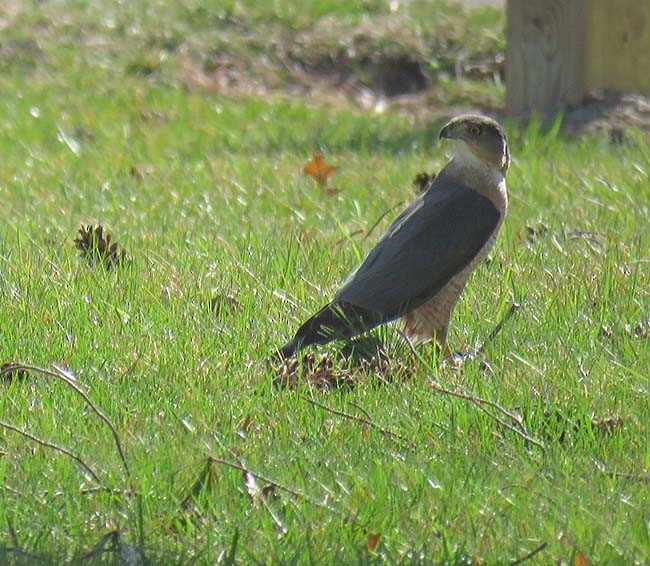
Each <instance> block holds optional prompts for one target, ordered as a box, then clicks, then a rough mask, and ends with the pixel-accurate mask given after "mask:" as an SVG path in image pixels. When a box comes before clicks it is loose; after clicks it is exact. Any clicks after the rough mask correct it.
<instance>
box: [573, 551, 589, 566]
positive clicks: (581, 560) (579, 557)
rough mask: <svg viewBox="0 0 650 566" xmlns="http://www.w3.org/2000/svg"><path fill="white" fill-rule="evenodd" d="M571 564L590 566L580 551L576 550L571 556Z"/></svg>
mask: <svg viewBox="0 0 650 566" xmlns="http://www.w3.org/2000/svg"><path fill="white" fill-rule="evenodd" d="M573 566H591V562H589V559H588V558H587V557H586V556H585V555H584V554H582V552H576V554H575V556H574V557H573Z"/></svg>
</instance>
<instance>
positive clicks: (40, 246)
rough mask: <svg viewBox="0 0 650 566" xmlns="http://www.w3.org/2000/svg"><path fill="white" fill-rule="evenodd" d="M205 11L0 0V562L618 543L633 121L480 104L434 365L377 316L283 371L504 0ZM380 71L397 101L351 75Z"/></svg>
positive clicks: (637, 241)
mask: <svg viewBox="0 0 650 566" xmlns="http://www.w3.org/2000/svg"><path fill="white" fill-rule="evenodd" d="M216 4H217V3H215V5H214V6H213V5H211V4H210V3H208V2H206V1H205V0H203V1H199V0H195V1H194V2H190V3H187V4H185V6H184V7H183V8H180V7H178V6H177V5H176V3H174V2H170V1H168V0H159V1H158V2H147V3H145V2H132V3H128V2H127V3H120V2H111V1H110V0H97V1H95V2H85V1H82V0H76V1H75V0H64V1H61V2H56V3H55V2H29V3H24V2H19V1H18V0H15V1H14V0H11V1H8V2H5V3H4V4H3V6H2V7H0V29H2V39H1V40H0V70H1V73H0V91H1V92H2V97H0V156H1V158H0V205H1V206H0V219H1V221H0V297H1V300H0V363H1V364H9V363H21V364H27V365H30V366H35V367H34V369H31V370H26V371H23V370H18V369H15V368H14V369H12V368H11V367H7V368H6V371H5V372H4V373H3V374H2V379H1V380H0V420H1V426H0V563H3V564H4V563H8V564H31V563H35V562H36V563H53V564H60V563H74V564H94V563H120V560H122V561H124V563H129V564H140V563H144V562H145V557H146V560H148V561H150V563H155V564H213V563H215V562H216V561H221V562H223V563H227V564H248V563H298V564H303V563H316V564H321V563H381V562H385V563H389V564H392V563H402V562H404V563H442V564H466V563H467V564H469V563H472V564H479V563H480V564H507V563H517V561H518V560H519V561H520V562H526V563H529V564H550V563H556V562H557V563H560V564H576V565H578V564H587V563H589V562H591V563H593V564H633V563H638V564H643V563H646V561H647V559H648V556H649V555H650V540H649V528H650V514H649V509H650V488H649V484H650V450H649V446H650V443H649V442H648V434H649V431H648V424H649V423H650V403H649V402H648V388H649V375H650V269H649V267H650V220H649V219H650V191H649V190H648V187H649V183H650V145H649V144H648V141H647V139H648V138H647V132H643V131H641V130H637V129H634V128H629V129H626V130H625V132H624V135H622V136H621V137H620V138H619V137H618V136H617V137H616V139H612V137H611V136H610V135H609V133H608V132H607V131H602V132H600V131H595V132H591V133H587V134H585V135H583V136H581V137H569V136H568V135H567V134H565V133H563V131H562V130H561V129H560V128H559V126H560V122H559V121H557V122H555V123H554V124H545V125H544V127H542V126H541V125H540V123H539V122H538V121H535V120H533V121H532V122H529V123H523V122H514V121H505V127H506V130H507V133H508V135H509V141H510V145H511V152H512V155H513V162H512V166H511V169H510V172H509V176H508V186H509V198H510V208H509V212H508V217H507V219H506V223H505V226H504V229H503V231H502V233H501V235H500V238H499V241H498V243H497V246H496V247H495V248H494V250H493V252H492V254H491V258H490V260H489V261H488V262H486V263H485V264H484V265H482V266H480V267H479V268H478V269H477V271H476V273H475V274H474V276H473V277H472V278H471V280H470V281H469V284H468V287H467V289H466V291H465V293H464V295H463V298H462V300H461V302H460V303H459V304H458V307H457V309H456V311H455V314H454V316H453V319H452V328H451V331H450V336H449V342H450V345H451V347H452V348H453V349H454V350H458V351H475V350H477V349H481V350H482V351H481V353H480V354H479V355H478V356H477V357H476V358H475V359H473V360H469V361H467V362H466V363H465V364H464V365H463V366H462V367H461V368H460V369H455V368H453V367H450V366H449V365H448V364H442V365H439V364H437V360H436V359H435V355H434V353H433V352H432V351H431V348H427V347H426V346H424V347H418V348H417V350H416V352H415V353H412V352H410V351H409V349H408V348H406V347H405V345H404V343H403V341H402V340H401V339H400V338H399V336H398V334H397V332H396V330H397V329H396V328H395V327H393V326H389V327H387V328H383V329H380V330H378V331H375V332H374V333H373V336H374V337H376V338H377V339H378V340H380V341H381V342H382V343H383V344H384V347H383V352H384V354H383V357H382V358H381V359H380V360H377V359H375V360H374V361H369V362H368V361H366V362H363V363H362V364H361V367H359V366H354V365H353V364H351V363H349V362H346V361H345V360H343V359H342V358H341V357H340V355H339V351H340V349H341V345H340V344H339V345H332V346H331V347H326V348H321V349H319V350H316V351H314V352H311V353H310V354H312V355H313V356H312V357H309V356H308V357H306V358H301V359H300V360H299V361H300V364H299V367H298V368H297V369H294V368H289V369H290V371H287V368H286V367H279V366H278V364H277V363H274V362H271V361H270V360H271V359H272V357H271V353H272V352H273V351H274V349H275V348H276V347H278V346H280V345H282V344H283V343H284V341H286V340H287V339H288V338H290V337H291V336H292V333H293V332H295V330H296V328H297V326H298V325H299V324H300V323H301V322H302V321H303V320H304V319H305V317H306V316H308V315H309V314H311V313H313V312H314V311H315V310H316V309H318V308H319V307H321V306H322V305H323V304H324V303H325V302H326V301H327V300H328V298H329V297H331V296H332V294H333V293H334V291H335V290H336V288H337V286H338V284H339V283H340V282H341V281H342V280H343V279H344V278H345V276H346V275H347V274H348V273H349V272H350V270H351V269H353V268H354V267H355V265H356V264H357V262H358V261H359V260H360V259H361V258H362V257H363V255H364V254H365V252H367V251H368V250H369V249H370V247H371V246H372V244H373V242H374V241H376V238H377V237H378V236H379V234H380V233H381V231H382V229H385V228H386V227H387V226H388V224H389V223H390V221H391V220H392V218H394V216H395V215H396V214H397V212H398V211H399V210H400V208H401V207H403V206H404V204H405V203H407V202H408V201H409V200H411V199H413V198H414V196H415V189H414V187H413V185H412V181H413V178H414V177H415V176H416V174H418V173H420V172H422V171H428V172H432V171H437V170H439V169H440V168H441V167H442V166H443V164H444V163H445V160H446V155H445V152H446V151H448V147H445V146H443V145H439V144H438V141H437V134H438V131H439V128H440V126H441V125H442V123H443V120H444V117H445V116H449V115H451V114H453V113H454V112H455V109H457V108H470V107H472V108H477V107H478V108H484V109H486V111H490V109H492V110H493V111H495V110H496V109H497V108H498V107H499V105H501V104H502V101H503V98H504V93H503V84H502V82H501V80H500V74H499V73H500V70H499V69H500V65H501V63H502V60H501V59H500V56H499V54H500V53H502V51H503V42H504V39H503V27H504V19H505V18H504V16H503V14H502V13H500V12H499V11H497V10H494V9H489V8H481V9H477V10H474V11H471V12H469V13H464V12H460V11H459V9H458V8H453V7H449V6H446V5H444V4H442V3H433V4H432V3H428V2H417V1H416V2H412V3H404V4H402V3H399V2H391V3H388V2H378V1H374V0H367V1H364V2H360V3H357V5H355V6H351V5H350V4H351V3H349V2H343V1H337V0H330V1H328V2H315V1H314V2H306V3H301V4H300V6H301V8H300V9H298V8H297V6H298V5H299V3H297V2H290V1H285V2H274V3H272V4H264V5H263V6H256V4H257V3H255V2H252V1H250V2H249V1H243V0H242V1H240V2H234V1H230V2H223V3H219V5H218V7H217V6H216ZM423 22H430V23H427V25H425V24H424V23H423ZM461 59H462V61H464V63H463V64H462V65H460V67H461V68H460V70H459V65H458V64H457V62H458V61H459V60H461ZM394 60H398V61H411V60H417V61H423V62H425V63H426V65H425V67H424V68H425V74H424V75H423V76H424V79H422V80H425V81H426V82H427V85H426V88H425V89H424V90H417V89H415V86H417V85H415V83H417V81H418V80H420V79H418V78H417V77H418V76H419V75H417V73H416V74H415V75H414V77H415V78H413V77H412V78H413V80H414V81H415V83H413V84H414V85H415V86H414V89H415V90H417V92H416V91H415V90H414V92H410V93H406V96H404V97H402V98H400V99H398V100H395V101H393V100H392V99H390V98H387V93H386V92H384V93H383V94H382V93H381V90H382V89H384V90H386V89H388V90H390V85H389V84H388V83H382V82H381V76H383V75H381V74H377V69H384V67H382V65H384V64H385V62H386V61H394ZM391 84H392V83H391ZM377 93H379V94H377ZM613 142H615V143H613ZM315 151H317V152H322V153H323V155H324V157H325V159H326V161H327V162H328V163H331V164H332V165H335V166H336V167H337V170H336V171H335V172H334V174H333V175H332V177H331V179H330V180H329V184H328V187H326V188H327V189H328V190H325V189H324V188H322V187H319V186H318V184H316V183H315V182H314V180H313V179H311V178H309V177H308V176H306V175H305V174H304V173H303V168H304V167H305V165H306V164H307V163H308V162H309V160H310V159H311V156H312V153H313V152H315ZM97 225H102V226H103V228H104V234H106V233H107V232H108V233H110V235H111V237H112V240H111V241H112V242H114V243H117V244H118V246H119V248H118V249H119V251H120V252H121V251H122V250H123V251H124V254H125V255H124V256H122V255H120V254H117V255H115V256H114V257H115V258H116V261H115V262H114V263H111V264H109V265H108V266H105V265H104V264H103V263H102V258H101V257H100V256H99V252H97V250H95V251H94V252H93V251H92V250H91V251H89V252H87V253H86V254H85V255H84V254H83V253H82V252H81V251H80V250H79V249H77V247H76V245H75V239H78V238H80V235H79V232H78V231H79V229H80V228H81V227H82V226H93V227H94V226H97ZM375 225H376V227H375ZM82 247H83V246H82ZM122 257H123V260H120V259H121V258H122ZM514 305H518V308H515V306H514ZM504 320H505V322H503V325H502V326H500V331H499V332H498V333H495V332H494V330H495V328H497V326H498V325H499V324H500V322H501V321H504ZM481 346H482V348H481ZM330 366H331V367H330ZM39 368H40V369H39ZM42 370H46V371H45V372H44V371H42ZM287 373H290V374H291V375H290V376H289V377H290V378H291V379H288V378H287ZM80 392H81V394H80ZM94 408H96V409H97V410H99V411H100V412H101V415H103V416H105V417H106V420H102V418H100V415H98V414H97V413H96V412H95V411H94ZM107 421H108V422H107ZM20 431H22V433H21V432H20ZM23 433H28V434H29V435H31V436H32V438H29V437H28V436H26V435H25V434H23ZM116 438H117V439H118V442H117V443H116ZM43 443H47V445H45V444H43ZM118 445H119V446H118ZM62 449H64V450H66V451H67V452H68V453H67V454H64V453H63V452H62ZM120 449H121V450H122V451H123V455H124V457H123V458H122V457H121V456H120ZM129 560H130V562H129Z"/></svg>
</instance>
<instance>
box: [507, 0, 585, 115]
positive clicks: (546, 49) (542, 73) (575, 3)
mask: <svg viewBox="0 0 650 566" xmlns="http://www.w3.org/2000/svg"><path fill="white" fill-rule="evenodd" d="M584 9H585V0H508V5H507V10H508V13H507V25H508V30H507V50H506V110H507V111H508V113H510V114H527V113H529V112H531V111H535V110H544V111H546V110H554V109H559V108H561V107H563V106H566V104H573V103H576V102H578V101H580V99H581V98H582V97H583V96H584V92H585V74H584V64H583V61H584V57H583V52H584V43H585V29H584Z"/></svg>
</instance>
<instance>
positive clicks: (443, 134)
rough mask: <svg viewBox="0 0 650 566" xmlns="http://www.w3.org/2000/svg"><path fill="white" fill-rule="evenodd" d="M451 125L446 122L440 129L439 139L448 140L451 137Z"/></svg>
mask: <svg viewBox="0 0 650 566" xmlns="http://www.w3.org/2000/svg"><path fill="white" fill-rule="evenodd" d="M451 130H452V125H451V124H447V125H446V126H445V127H444V128H443V129H442V130H440V139H441V140H448V139H451V138H452V137H453V135H452V132H451Z"/></svg>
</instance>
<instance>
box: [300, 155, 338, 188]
mask: <svg viewBox="0 0 650 566" xmlns="http://www.w3.org/2000/svg"><path fill="white" fill-rule="evenodd" d="M334 171H336V167H334V166H332V165H327V163H325V160H324V159H323V156H322V155H321V154H320V153H314V154H313V156H312V158H311V161H310V162H309V163H307V165H305V168H304V169H303V173H305V175H309V176H310V177H311V178H312V179H315V181H316V182H317V183H318V184H319V185H320V186H321V187H325V186H326V185H327V180H328V179H329V178H330V177H331V176H332V173H334Z"/></svg>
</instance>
